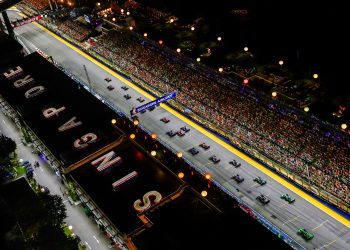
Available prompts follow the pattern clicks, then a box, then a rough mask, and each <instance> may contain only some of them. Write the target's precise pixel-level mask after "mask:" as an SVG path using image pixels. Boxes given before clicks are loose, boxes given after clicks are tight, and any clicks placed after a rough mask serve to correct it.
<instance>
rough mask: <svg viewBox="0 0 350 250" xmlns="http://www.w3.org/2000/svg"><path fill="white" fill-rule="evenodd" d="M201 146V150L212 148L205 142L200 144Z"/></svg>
mask: <svg viewBox="0 0 350 250" xmlns="http://www.w3.org/2000/svg"><path fill="white" fill-rule="evenodd" d="M199 146H200V147H201V148H204V149H205V150H207V149H209V148H210V146H208V145H207V144H205V142H203V143H201V144H199Z"/></svg>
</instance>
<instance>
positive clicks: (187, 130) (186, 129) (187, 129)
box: [180, 126, 191, 133]
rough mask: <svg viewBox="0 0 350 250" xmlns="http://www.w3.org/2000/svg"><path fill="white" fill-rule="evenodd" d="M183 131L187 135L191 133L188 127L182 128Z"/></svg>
mask: <svg viewBox="0 0 350 250" xmlns="http://www.w3.org/2000/svg"><path fill="white" fill-rule="evenodd" d="M180 129H181V130H182V131H184V132H185V133H187V132H189V131H190V130H191V129H189V128H188V127H186V126H183V127H181V128H180Z"/></svg>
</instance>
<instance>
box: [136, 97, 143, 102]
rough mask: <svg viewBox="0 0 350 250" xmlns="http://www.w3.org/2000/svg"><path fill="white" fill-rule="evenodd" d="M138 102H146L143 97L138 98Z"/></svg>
mask: <svg viewBox="0 0 350 250" xmlns="http://www.w3.org/2000/svg"><path fill="white" fill-rule="evenodd" d="M136 100H138V101H139V102H141V103H142V102H144V101H145V99H143V98H142V97H139V98H137V99H136Z"/></svg>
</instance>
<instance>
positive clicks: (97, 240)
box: [92, 235, 100, 244]
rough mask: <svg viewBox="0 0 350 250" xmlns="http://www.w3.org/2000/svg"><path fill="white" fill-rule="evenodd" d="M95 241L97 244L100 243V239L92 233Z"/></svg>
mask: <svg viewBox="0 0 350 250" xmlns="http://www.w3.org/2000/svg"><path fill="white" fill-rule="evenodd" d="M92 237H93V238H94V239H95V240H96V241H97V243H98V244H100V241H99V240H98V239H97V238H96V236H95V235H94V236H92Z"/></svg>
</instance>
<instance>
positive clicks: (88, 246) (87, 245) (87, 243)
mask: <svg viewBox="0 0 350 250" xmlns="http://www.w3.org/2000/svg"><path fill="white" fill-rule="evenodd" d="M85 245H87V247H88V248H89V249H91V247H90V245H89V243H87V242H86V241H85Z"/></svg>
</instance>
